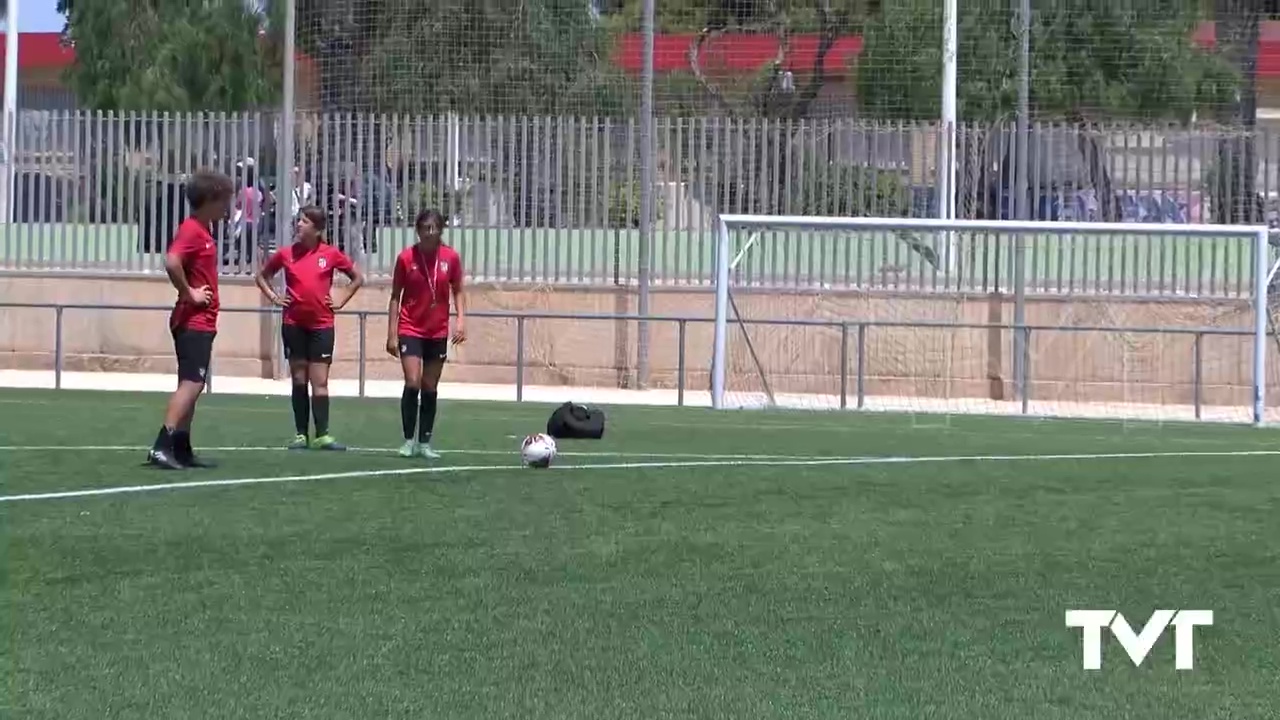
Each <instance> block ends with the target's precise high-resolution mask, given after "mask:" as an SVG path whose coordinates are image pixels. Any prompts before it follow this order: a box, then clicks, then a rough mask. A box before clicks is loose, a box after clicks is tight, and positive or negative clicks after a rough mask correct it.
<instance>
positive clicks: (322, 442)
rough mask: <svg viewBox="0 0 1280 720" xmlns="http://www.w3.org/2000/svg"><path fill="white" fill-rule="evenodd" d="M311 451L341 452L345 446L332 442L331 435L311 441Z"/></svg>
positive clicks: (335, 441)
mask: <svg viewBox="0 0 1280 720" xmlns="http://www.w3.org/2000/svg"><path fill="white" fill-rule="evenodd" d="M311 449H312V450H331V451H334V452H342V451H344V450H346V449H347V446H345V445H343V444H342V443H339V442H338V441H337V440H334V439H333V436H332V435H321V436H320V437H318V438H316V439H315V440H312V441H311Z"/></svg>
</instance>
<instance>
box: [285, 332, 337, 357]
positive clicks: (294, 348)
mask: <svg viewBox="0 0 1280 720" xmlns="http://www.w3.org/2000/svg"><path fill="white" fill-rule="evenodd" d="M333 335H334V333H333V328H320V329H319V330H308V329H307V328H304V327H298V326H297V325H281V326H280V336H281V337H282V338H283V339H284V359H285V360H306V361H307V362H313V363H331V362H333Z"/></svg>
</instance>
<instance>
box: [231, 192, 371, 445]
mask: <svg viewBox="0 0 1280 720" xmlns="http://www.w3.org/2000/svg"><path fill="white" fill-rule="evenodd" d="M295 228H296V229H295V232H296V233H297V236H296V242H294V243H293V244H291V245H288V246H286V247H283V248H280V249H279V250H277V251H276V252H275V254H273V255H272V256H271V257H270V259H268V260H267V262H266V264H265V265H263V266H262V270H261V272H259V273H258V275H257V277H255V278H254V280H255V281H256V282H257V285H258V289H259V290H261V291H262V294H263V295H265V296H266V297H267V299H268V300H270V301H271V302H272V303H273V304H275V305H277V306H279V307H282V308H284V318H283V325H282V327H281V328H280V334H281V337H282V338H283V340H284V356H285V359H286V360H288V361H289V374H290V376H292V378H293V423H294V430H295V431H296V432H297V434H296V435H295V436H294V438H293V442H291V443H290V444H289V449H290V450H303V449H306V448H308V447H309V448H312V449H315V450H345V449H346V448H344V447H343V446H342V445H340V444H339V443H338V441H337V440H335V439H334V438H333V436H332V435H330V434H329V366H330V364H331V363H332V362H333V346H334V311H335V310H341V309H342V308H343V307H345V306H346V304H347V303H348V302H350V301H351V298H352V297H354V296H355V294H356V291H358V290H359V289H360V286H361V285H363V284H364V275H362V274H361V273H360V270H359V269H358V268H356V266H355V263H353V262H351V258H349V257H347V255H346V254H345V253H343V252H342V251H341V250H339V249H338V248H336V247H334V246H332V245H330V244H329V243H327V242H325V238H324V229H325V216H324V211H323V210H321V209H320V208H318V207H316V206H315V205H308V206H306V207H303V208H302V209H301V210H299V211H298V219H297V224H296V226H295ZM281 270H284V284H285V294H284V295H277V294H276V292H275V290H274V289H272V287H271V278H272V277H274V276H275V274H276V273H278V272H280V271H281ZM334 272H340V273H342V274H343V275H346V276H347V278H348V279H350V281H351V282H350V284H348V285H347V287H346V288H345V289H343V290H339V291H338V297H337V298H334V297H333V274H334ZM308 385H310V387H311V397H310V398H308V397H307V386H308ZM308 400H309V402H308ZM308 411H309V412H308ZM309 415H310V416H314V417H315V423H316V434H315V439H314V440H310V441H308V439H307V435H308V430H309V429H310V424H311V422H310V420H311V418H310V417H309Z"/></svg>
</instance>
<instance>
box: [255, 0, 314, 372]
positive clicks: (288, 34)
mask: <svg viewBox="0 0 1280 720" xmlns="http://www.w3.org/2000/svg"><path fill="white" fill-rule="evenodd" d="M297 26H298V4H297V0H285V10H284V28H283V33H284V58H282V59H283V60H284V77H283V78H281V80H282V83H281V85H282V91H283V92H282V93H281V98H280V121H279V123H278V124H277V126H276V127H277V128H278V129H277V131H276V133H277V134H276V246H277V247H284V246H285V245H289V244H291V243H292V242H293V225H294V222H296V220H297V218H295V217H294V216H293V193H294V189H295V188H294V186H293V165H294V153H295V150H294V133H295V132H297V129H298V123H297V118H296V116H295V114H294V108H295V107H297V102H296V101H297V84H296V81H295V74H294V73H295V71H296V70H297V66H296V58H295V56H296V54H297V51H296V50H295V45H296V43H295V40H294V36H295V35H297V31H298V27H297ZM302 180H303V182H305V181H306V178H305V177H304V178H302ZM276 290H277V291H278V292H284V290H285V287H284V273H280V275H279V276H278V278H277V280H276ZM264 317H266V318H267V319H268V322H270V323H271V327H270V328H267V329H266V330H265V332H266V333H267V334H269V335H270V336H271V337H273V338H275V337H277V336H276V335H275V334H274V332H273V331H274V329H275V328H276V327H279V320H280V316H279V313H278V312H277V311H274V310H273V311H272V313H271V314H270V315H268V316H264ZM283 354H284V348H283V347H281V345H280V343H279V342H276V341H274V340H273V342H272V353H271V358H272V367H273V368H275V376H276V378H277V379H281V378H283V377H284V369H285V364H284V363H283V362H281V356H282V355H283Z"/></svg>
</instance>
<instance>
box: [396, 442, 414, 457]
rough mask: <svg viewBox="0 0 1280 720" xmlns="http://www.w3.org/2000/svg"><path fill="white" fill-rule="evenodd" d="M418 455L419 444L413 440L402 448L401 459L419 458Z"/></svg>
mask: <svg viewBox="0 0 1280 720" xmlns="http://www.w3.org/2000/svg"><path fill="white" fill-rule="evenodd" d="M417 454H418V443H416V442H414V441H412V440H405V441H404V444H403V445H401V446H400V457H402V458H411V457H415V456H417Z"/></svg>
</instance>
